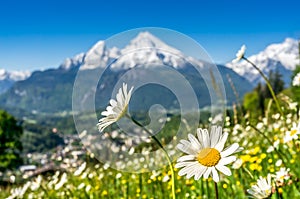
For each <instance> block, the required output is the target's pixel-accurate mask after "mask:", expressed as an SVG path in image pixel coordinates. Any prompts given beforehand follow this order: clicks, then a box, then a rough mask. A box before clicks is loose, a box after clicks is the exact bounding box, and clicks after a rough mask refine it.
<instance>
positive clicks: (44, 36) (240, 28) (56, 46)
mask: <svg viewBox="0 0 300 199" xmlns="http://www.w3.org/2000/svg"><path fill="white" fill-rule="evenodd" d="M299 7H300V2H299V1H297V0H294V1H291V0H285V1H275V0H273V1H258V0H251V1H250V0H247V1H246V0H239V1H238V0H237V1H229V0H220V1H213V0H212V1H208V0H207V1H201V0H198V1H196V0H194V1H191V0H190V1H189V0H187V1H175V0H173V1H168V0H165V1H163V0H161V1H158V0H151V1H146V0H145V1H141V0H139V1H114V0H111V1H100V0H95V1H94V0H85V1H81V0H80V1H79V0H78V1H76V0H73V1H67V0H65V1H64V0H61V1H58V0H51V1H50V0H49V1H46V0H45V1H41V0H39V1H34V0H26V1H24V0H11V1H1V3H0V58H1V59H0V68H5V69H8V70H35V69H45V68H50V67H57V66H58V65H59V64H60V63H61V62H62V61H63V60H64V59H65V58H66V57H72V56H74V55H76V54H78V53H80V52H85V51H87V50H88V49H89V48H90V47H91V46H92V45H93V44H94V43H96V42H97V41H98V40H104V39H107V38H109V37H110V36H113V35H114V34H117V33H120V32H122V31H126V30H128V29H132V28H140V27H163V28H169V29H173V30H176V31H179V32H181V33H183V34H186V35H187V36H190V37H192V38H193V39H195V40H196V41H197V42H199V43H200V44H201V45H202V46H203V47H204V48H205V49H206V51H207V52H208V54H209V55H210V56H211V58H212V59H213V60H214V61H215V62H216V63H225V62H227V61H230V60H231V59H232V58H234V56H235V53H236V51H237V50H238V49H239V47H240V46H241V45H242V44H246V45H247V54H248V55H251V54H254V53H257V52H259V51H260V50H263V49H264V48H265V47H266V46H267V45H268V44H271V43H276V42H282V41H283V40H284V38H286V37H292V38H295V39H298V38H300V15H299V14H297V13H298V12H299V11H298V8H299Z"/></svg>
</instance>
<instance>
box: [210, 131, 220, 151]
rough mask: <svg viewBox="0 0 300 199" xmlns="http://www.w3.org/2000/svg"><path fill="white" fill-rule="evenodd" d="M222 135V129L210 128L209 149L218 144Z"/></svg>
mask: <svg viewBox="0 0 300 199" xmlns="http://www.w3.org/2000/svg"><path fill="white" fill-rule="evenodd" d="M221 133H222V127H220V126H219V127H217V126H212V127H211V134H210V137H211V144H210V146H211V147H215V146H216V144H217V143H218V141H219V139H220V135H221Z"/></svg>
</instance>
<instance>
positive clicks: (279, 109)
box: [242, 56, 284, 116]
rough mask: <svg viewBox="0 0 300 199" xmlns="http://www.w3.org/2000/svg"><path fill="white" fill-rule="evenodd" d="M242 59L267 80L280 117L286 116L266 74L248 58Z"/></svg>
mask: <svg viewBox="0 0 300 199" xmlns="http://www.w3.org/2000/svg"><path fill="white" fill-rule="evenodd" d="M242 59H244V60H245V61H247V62H248V63H249V64H251V65H252V66H253V67H254V68H255V69H256V70H257V71H258V72H259V74H260V75H261V76H262V77H263V79H264V80H265V82H266V84H267V86H268V89H269V90H270V92H271V95H272V97H273V99H274V101H275V104H276V106H277V109H278V111H279V112H280V115H282V116H284V115H283V112H282V109H281V108H280V105H279V103H278V100H277V97H276V95H275V93H274V90H273V88H272V86H271V83H270V81H269V79H268V78H267V77H266V76H265V74H264V73H263V72H262V71H261V70H260V69H259V68H258V67H257V66H256V65H255V64H254V63H253V62H251V61H250V60H249V59H247V58H246V57H244V56H243V57H242Z"/></svg>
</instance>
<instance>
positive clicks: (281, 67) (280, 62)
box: [226, 38, 299, 85]
mask: <svg viewBox="0 0 300 199" xmlns="http://www.w3.org/2000/svg"><path fill="white" fill-rule="evenodd" d="M298 55H299V54H298V41H297V40H295V39H292V38H286V39H285V40H284V41H283V42H282V43H276V44H271V45H269V46H267V47H266V48H265V49H264V50H263V51H261V52H259V53H258V54H256V55H252V56H250V57H248V59H249V60H250V61H252V62H253V63H254V64H256V65H257V66H258V67H259V68H260V69H261V70H262V71H263V72H264V73H265V74H266V75H268V73H269V72H270V71H271V70H272V71H276V70H277V71H278V72H280V73H281V74H282V75H283V79H284V81H285V83H286V85H288V84H289V82H290V76H291V71H292V70H294V69H295V67H296V65H297V64H299V59H298ZM226 66H227V67H229V68H231V69H233V70H234V71H235V72H237V73H238V74H239V75H241V76H244V77H245V78H246V79H248V80H249V81H250V82H252V83H253V84H254V85H255V84H257V83H258V82H259V81H261V80H262V77H260V75H259V74H258V72H257V71H256V70H255V69H253V67H252V66H251V65H250V64H249V63H247V62H246V61H245V60H243V61H241V62H239V63H232V62H230V63H227V64H226Z"/></svg>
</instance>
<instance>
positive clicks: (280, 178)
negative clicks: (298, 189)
mask: <svg viewBox="0 0 300 199" xmlns="http://www.w3.org/2000/svg"><path fill="white" fill-rule="evenodd" d="M289 171H290V169H289V168H284V167H283V168H280V170H279V171H277V172H276V176H275V180H276V181H277V182H280V183H283V182H284V181H285V180H288V179H290V174H289Z"/></svg>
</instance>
